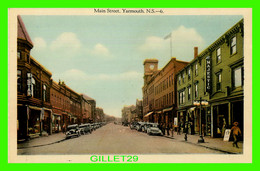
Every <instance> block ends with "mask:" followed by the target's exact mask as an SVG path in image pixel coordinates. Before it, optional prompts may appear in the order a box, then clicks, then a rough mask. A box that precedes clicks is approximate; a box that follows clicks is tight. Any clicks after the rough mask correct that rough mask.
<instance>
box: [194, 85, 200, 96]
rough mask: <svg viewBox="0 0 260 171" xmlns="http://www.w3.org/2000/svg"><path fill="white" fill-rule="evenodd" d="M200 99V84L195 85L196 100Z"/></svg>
mask: <svg viewBox="0 0 260 171" xmlns="http://www.w3.org/2000/svg"><path fill="white" fill-rule="evenodd" d="M197 97H199V92H198V83H196V84H195V98H197Z"/></svg>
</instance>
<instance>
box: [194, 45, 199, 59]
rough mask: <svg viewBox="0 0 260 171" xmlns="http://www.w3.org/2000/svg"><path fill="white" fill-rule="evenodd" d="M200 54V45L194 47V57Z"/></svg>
mask: <svg viewBox="0 0 260 171" xmlns="http://www.w3.org/2000/svg"><path fill="white" fill-rule="evenodd" d="M197 56H198V47H194V59H195V58H197Z"/></svg>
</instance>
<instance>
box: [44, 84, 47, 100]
mask: <svg viewBox="0 0 260 171" xmlns="http://www.w3.org/2000/svg"><path fill="white" fill-rule="evenodd" d="M46 95H47V88H46V85H45V84H44V85H43V101H45V102H46V101H47V100H46V97H47V96H46Z"/></svg>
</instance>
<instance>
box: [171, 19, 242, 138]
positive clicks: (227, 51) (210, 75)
mask: <svg viewBox="0 0 260 171" xmlns="http://www.w3.org/2000/svg"><path fill="white" fill-rule="evenodd" d="M243 42H244V34H243V20H241V21H239V22H238V23H237V24H236V25H234V26H233V27H232V28H230V29H229V30H228V31H227V32H226V33H224V34H223V35H222V36H221V37H219V38H218V39H217V40H216V41H215V42H214V43H212V44H211V45H210V46H209V47H208V48H206V49H205V50H204V51H202V52H201V53H200V54H199V55H195V56H194V59H193V60H192V61H191V62H190V63H189V64H188V65H187V66H186V67H185V68H184V69H182V70H181V71H180V72H179V73H178V74H176V79H177V83H176V84H177V92H178V95H177V97H178V99H177V101H178V109H177V111H178V112H177V114H178V115H177V117H178V122H180V125H182V126H184V124H185V123H187V122H188V123H189V128H190V129H189V130H190V133H196V132H199V130H200V129H201V130H202V133H203V134H204V135H209V136H212V137H223V136H224V131H225V129H227V128H231V127H232V124H233V122H235V121H237V122H239V126H240V128H241V131H243V116H244V114H243V113H244V112H243V111H244V109H243V108H244V107H243V106H244V105H243V102H244V100H243V99H244V88H243V85H244V83H243V80H244V46H243ZM195 51H196V50H195ZM195 54H196V53H195ZM194 102H195V103H194ZM205 102H206V103H205ZM205 104H206V105H205ZM200 114H201V123H200V121H199V117H200Z"/></svg>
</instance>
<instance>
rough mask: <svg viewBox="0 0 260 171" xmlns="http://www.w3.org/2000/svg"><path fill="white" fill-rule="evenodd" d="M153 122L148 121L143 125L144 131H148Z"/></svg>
mask: <svg viewBox="0 0 260 171" xmlns="http://www.w3.org/2000/svg"><path fill="white" fill-rule="evenodd" d="M152 124H153V123H150V122H146V123H145V124H144V126H143V129H142V131H143V132H145V133H147V129H148V127H150V126H151V125H152Z"/></svg>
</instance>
